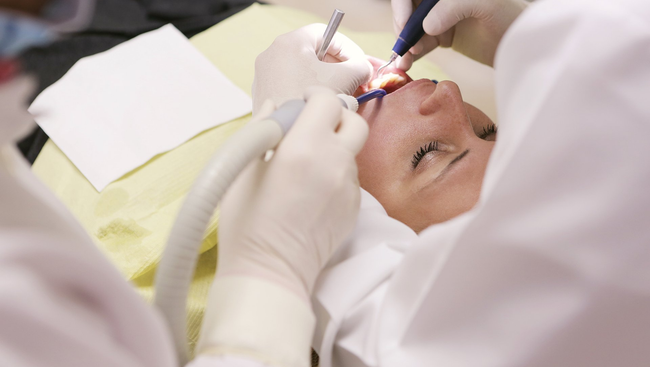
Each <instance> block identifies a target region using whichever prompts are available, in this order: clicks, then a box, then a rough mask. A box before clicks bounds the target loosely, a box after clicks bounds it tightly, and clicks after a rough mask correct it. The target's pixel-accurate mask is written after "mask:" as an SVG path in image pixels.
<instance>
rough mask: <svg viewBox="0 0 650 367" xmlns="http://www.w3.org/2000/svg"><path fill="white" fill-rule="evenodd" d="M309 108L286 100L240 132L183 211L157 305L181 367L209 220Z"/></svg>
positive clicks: (159, 276)
mask: <svg viewBox="0 0 650 367" xmlns="http://www.w3.org/2000/svg"><path fill="white" fill-rule="evenodd" d="M304 105H305V102H304V101H298V100H295V101H290V102H287V103H286V104H284V105H283V106H282V107H281V108H280V109H278V110H277V111H275V112H274V113H273V114H272V115H271V116H270V117H269V118H268V119H266V120H264V121H260V122H256V123H251V124H248V125H246V126H244V127H243V128H242V129H241V130H239V131H238V132H237V133H235V134H234V135H233V136H232V137H231V138H230V139H228V140H227V141H226V142H225V143H224V145H223V146H222V147H221V148H220V149H219V150H218V151H217V153H215V155H214V157H213V158H212V159H211V160H210V162H209V163H208V165H207V166H206V168H204V169H203V171H202V172H201V174H200V175H199V178H198V179H197V180H196V181H195V183H194V185H193V186H192V188H191V189H190V192H189V193H188V195H187V198H186V199H185V202H184V203H183V206H182V207H181V209H180V211H179V213H178V219H177V220H176V223H174V226H173V227H172V231H171V234H170V235H169V240H168V242H167V247H166V248H165V252H164V253H163V256H162V259H161V260H160V264H159V265H158V270H157V271H156V278H155V282H154V284H155V297H154V305H155V306H156V307H157V308H158V309H159V310H160V312H161V313H162V315H163V317H164V318H165V319H166V320H167V322H168V324H169V329H170V331H171V332H172V334H173V337H174V344H175V346H176V350H177V352H178V358H179V362H180V363H181V365H185V364H186V363H187V362H188V359H189V352H188V348H187V345H188V343H187V334H186V333H187V325H186V317H187V315H186V303H187V297H188V294H189V289H190V284H191V283H192V278H193V276H194V270H195V268H196V263H197V260H198V256H199V250H200V248H201V243H202V242H203V235H204V233H205V230H206V228H207V226H208V222H209V221H210V218H211V217H212V215H213V214H214V211H215V210H216V208H217V205H218V204H219V202H220V201H221V198H222V197H223V195H224V194H225V193H226V191H227V190H228V188H229V187H230V185H231V184H232V183H233V181H235V179H236V178H237V176H238V175H239V173H240V172H241V171H242V170H243V169H244V168H245V167H246V166H247V165H248V163H250V162H251V161H252V160H253V159H256V158H261V157H262V156H263V155H264V153H266V151H268V150H269V149H272V148H274V147H275V146H277V144H278V143H279V142H280V140H281V139H282V137H283V136H284V134H285V133H286V132H287V131H288V130H289V129H290V128H291V125H292V124H293V122H294V121H295V120H296V118H297V117H298V115H299V114H300V112H301V111H302V108H303V107H304Z"/></svg>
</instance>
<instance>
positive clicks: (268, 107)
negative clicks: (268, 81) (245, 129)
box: [249, 99, 275, 123]
mask: <svg viewBox="0 0 650 367" xmlns="http://www.w3.org/2000/svg"><path fill="white" fill-rule="evenodd" d="M273 111H275V103H273V101H272V100H270V99H267V100H266V101H264V103H262V105H261V106H260V107H259V109H258V111H257V112H256V114H255V116H253V118H252V119H251V121H250V122H249V123H251V122H257V121H262V120H264V119H265V118H267V117H268V116H269V115H270V114H272V113H273Z"/></svg>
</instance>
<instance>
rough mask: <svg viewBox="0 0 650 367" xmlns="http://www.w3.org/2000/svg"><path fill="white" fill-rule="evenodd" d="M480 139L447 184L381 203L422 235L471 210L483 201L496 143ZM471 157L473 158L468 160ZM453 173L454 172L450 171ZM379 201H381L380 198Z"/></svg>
mask: <svg viewBox="0 0 650 367" xmlns="http://www.w3.org/2000/svg"><path fill="white" fill-rule="evenodd" d="M479 140H480V139H477V140H476V143H477V144H474V145H473V146H472V148H471V149H472V152H473V157H472V159H471V161H468V162H465V163H466V165H464V166H463V168H462V169H459V170H457V171H454V172H453V174H451V175H449V176H447V177H446V178H445V180H444V181H442V182H439V183H437V184H432V185H430V186H429V187H427V188H426V189H424V190H421V191H419V192H415V193H411V194H410V195H408V193H405V192H402V193H400V195H402V197H400V198H396V197H391V198H390V199H386V198H384V201H381V200H380V202H382V204H384V208H385V209H386V212H388V214H389V215H390V216H391V217H393V218H395V219H398V220H399V221H401V222H403V223H404V224H406V225H408V226H409V227H411V228H412V229H413V230H414V231H416V232H420V231H422V230H424V229H426V228H427V227H429V226H430V225H433V224H436V223H442V222H445V221H448V220H450V219H452V218H454V217H457V216H458V215H461V214H463V213H465V212H467V211H469V210H471V209H472V208H473V207H474V206H475V205H476V203H477V202H478V200H479V197H480V194H481V187H482V184H483V177H484V176H485V169H486V166H487V162H488V160H489V156H490V153H491V151H492V147H493V146H494V143H492V142H486V141H482V140H480V141H479ZM468 158H469V157H468ZM450 173H452V172H450ZM378 200H379V199H378Z"/></svg>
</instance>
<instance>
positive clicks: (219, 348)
mask: <svg viewBox="0 0 650 367" xmlns="http://www.w3.org/2000/svg"><path fill="white" fill-rule="evenodd" d="M273 108H274V106H273V103H272V102H270V101H267V103H265V104H264V105H263V106H262V108H261V109H260V111H259V113H258V116H265V115H268V114H269V113H270V112H272V110H273ZM252 123H255V122H252ZM367 134H368V127H367V125H366V122H365V121H364V120H363V119H362V118H361V117H359V116H358V115H356V114H354V113H352V112H350V111H347V110H344V109H343V108H342V107H341V105H340V102H339V101H338V99H337V98H336V96H335V95H334V93H333V92H332V91H330V90H327V89H324V88H317V89H312V90H310V91H309V93H308V95H307V105H306V106H305V108H304V110H303V112H302V114H301V115H300V117H299V118H298V120H297V121H296V123H295V125H294V126H293V128H292V130H291V131H289V133H288V134H287V136H286V137H285V139H284V140H283V141H282V142H281V143H280V145H279V147H278V149H277V150H276V152H275V154H274V156H273V158H272V159H271V160H270V161H268V162H265V161H264V160H263V159H262V158H261V157H260V159H259V160H257V161H254V162H252V163H251V164H250V165H249V166H248V168H247V169H246V170H245V171H244V172H243V173H242V174H241V176H240V177H239V178H238V179H237V180H236V181H235V183H234V185H233V188H231V190H230V191H229V192H228V194H227V195H226V197H225V199H224V202H223V204H222V207H221V215H220V217H221V223H220V228H219V264H218V267H217V269H218V270H217V275H216V278H215V281H214V283H213V286H212V290H211V292H210V297H209V301H208V307H207V309H206V316H205V320H204V324H203V328H202V330H201V338H200V341H199V345H198V347H197V355H199V357H200V359H203V360H205V359H215V358H216V359H222V358H225V356H230V357H237V358H243V359H249V360H254V361H258V362H259V363H266V364H268V365H272V366H287V367H289V366H296V367H297V366H306V365H308V363H309V357H310V344H311V339H312V335H313V331H314V327H315V318H314V316H313V313H312V310H311V304H310V300H309V297H310V293H311V290H312V288H313V286H314V282H315V281H316V277H317V275H318V273H319V271H320V270H321V268H322V267H323V266H324V265H325V263H326V262H327V260H328V259H329V258H330V256H331V255H332V253H333V252H334V251H335V250H336V249H337V248H338V246H339V245H340V244H341V242H342V241H343V239H344V238H345V236H346V235H347V234H348V233H350V231H351V230H352V227H353V226H354V223H355V220H356V215H357V212H358V211H359V201H360V193H359V184H358V180H357V166H356V162H355V156H356V154H357V153H358V152H359V150H360V149H361V147H362V146H363V143H364V142H365V139H366V137H367ZM197 363H198V361H197ZM197 366H199V365H197Z"/></svg>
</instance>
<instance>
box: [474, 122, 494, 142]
mask: <svg viewBox="0 0 650 367" xmlns="http://www.w3.org/2000/svg"><path fill="white" fill-rule="evenodd" d="M498 130H499V129H498V128H497V125H495V124H490V125H488V126H484V127H483V132H482V133H481V135H479V138H481V139H483V140H485V139H487V137H488V136H490V135H496V133H497V131H498Z"/></svg>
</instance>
